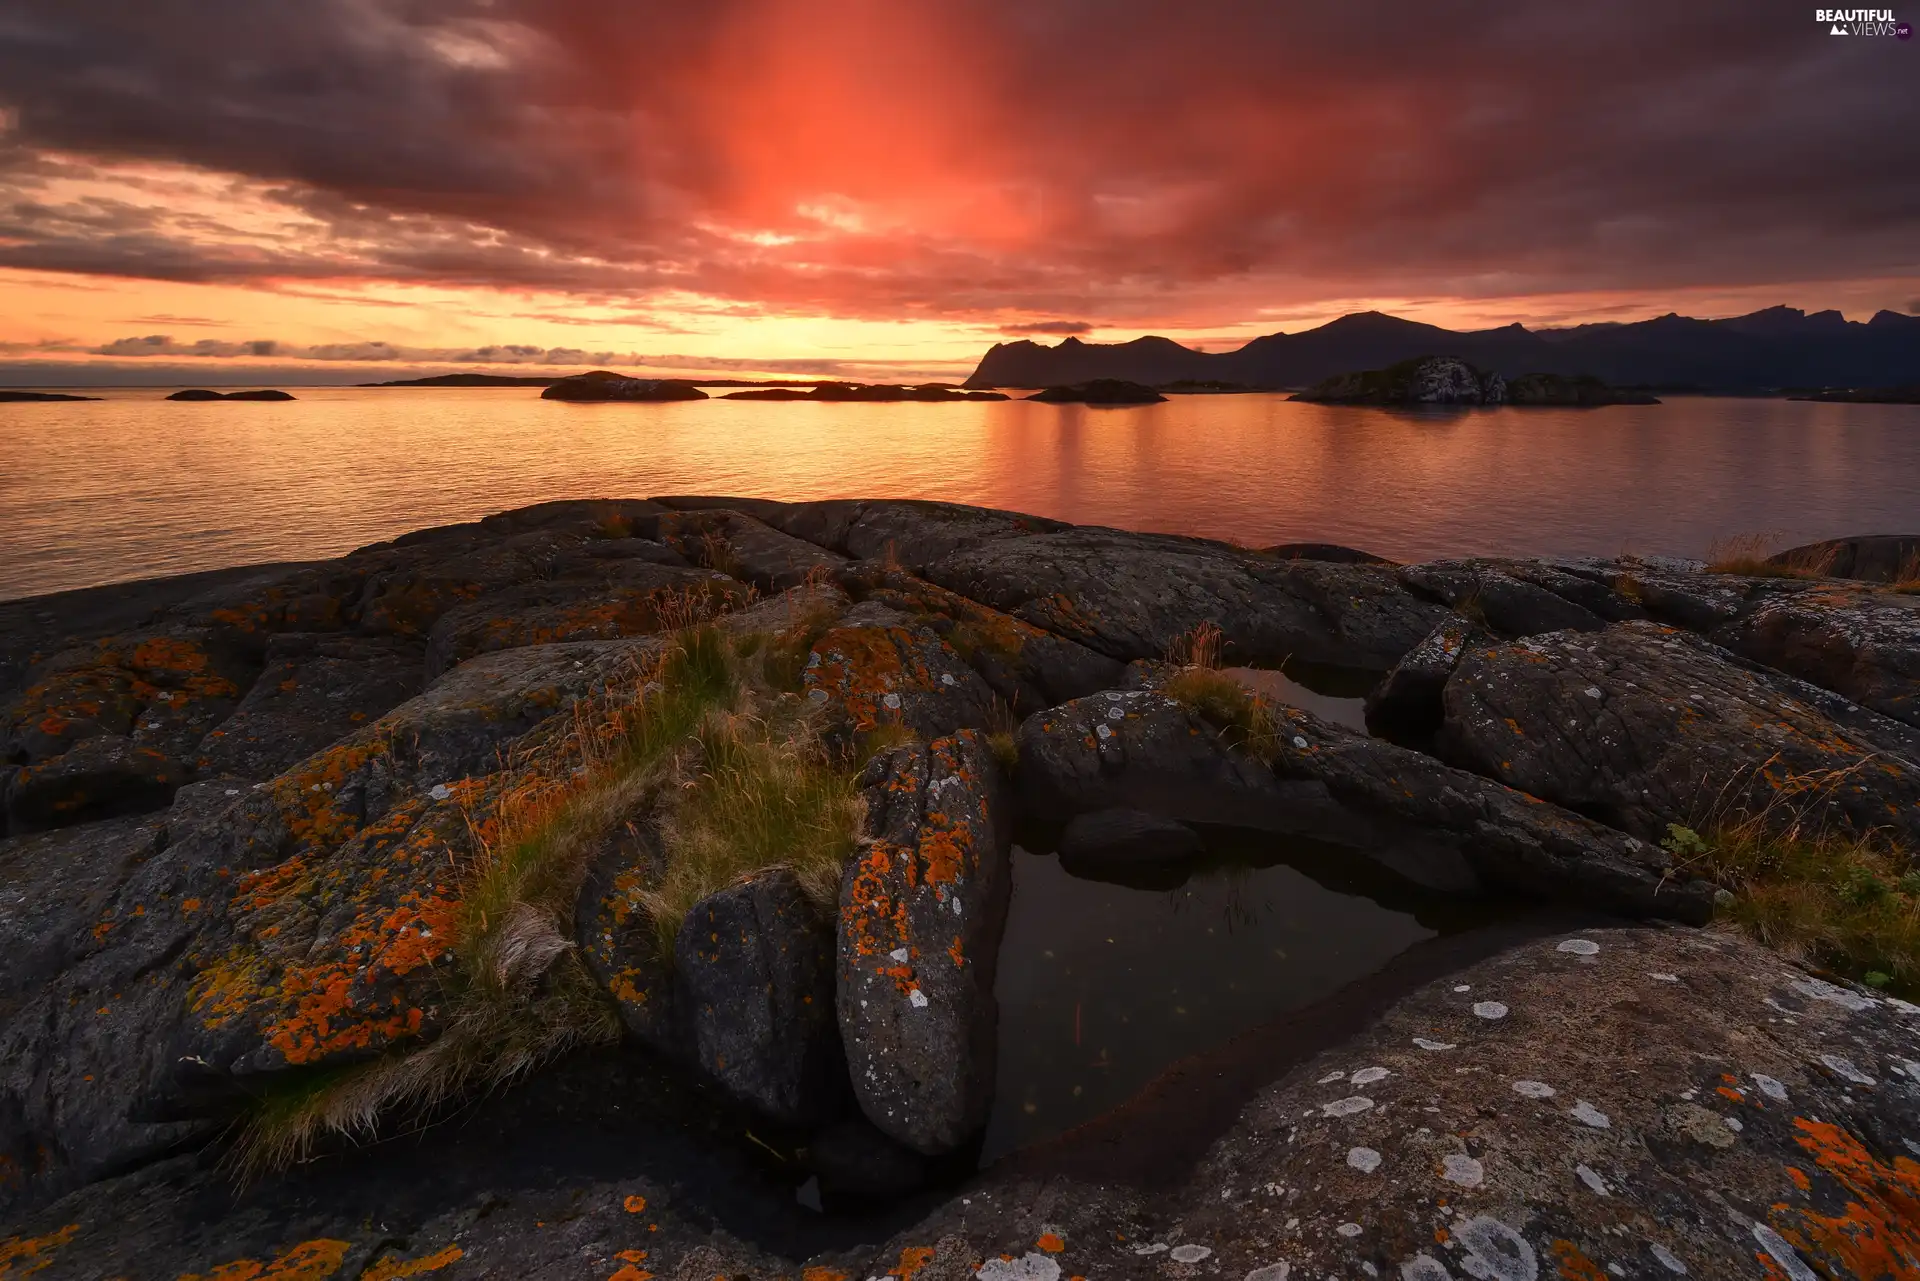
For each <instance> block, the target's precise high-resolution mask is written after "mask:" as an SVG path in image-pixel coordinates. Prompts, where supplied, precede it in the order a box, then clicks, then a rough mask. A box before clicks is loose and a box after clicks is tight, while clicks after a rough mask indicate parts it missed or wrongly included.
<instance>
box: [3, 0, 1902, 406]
mask: <svg viewBox="0 0 1920 1281" xmlns="http://www.w3.org/2000/svg"><path fill="white" fill-rule="evenodd" d="M1915 120H1920V41H1909V42H1901V41H1896V40H1893V39H1881V40H1871V39H1865V38H1861V39H1854V40H1843V39H1833V38H1829V36H1828V35H1827V33H1826V31H1825V29H1824V28H1821V27H1819V26H1818V25H1817V24H1815V23H1814V22H1813V21H1812V18H1811V11H1810V10H1807V9H1804V8H1800V7H1793V6H1787V5H1785V4H1759V5H1756V4H1751V3H1738V4H1723V3H1700V4H1688V5H1675V4H1672V3H1671V0H1661V2H1659V3H1638V2H1628V3H1610V4H1605V5H1569V4H1560V3H1554V4H1544V3H1543V4H1519V5H1515V4H1510V3H1508V4H1491V3H1489V4H1467V3H1449V2H1446V0H1436V2H1434V3H1424V4H1411V3H1359V4H1342V5H1324V4H1323V5H1293V4H1281V3H1258V4H1256V3H1226V2H1224V0H1222V2H1211V0H1208V2H1202V3H1183V4H1172V3H1161V2H1147V0H1099V2H1095V0H1021V2H1015V0H991V2H990V0H958V2H954V3H943V4H934V3H922V2H921V0H887V2H885V3H882V2H879V0H716V2H713V3H702V4H699V5H666V4H646V3H634V2H632V0H566V2H560V0H552V2H544V3H535V2H533V0H526V2H524V3H521V2H516V0H311V2H309V3H303V4H299V5H294V4H279V3H262V2H261V0H203V2H202V3H199V4H196V5H193V6H147V5H141V4H137V3H131V2H129V3H105V2H103V3H97V4H74V3H72V0H45V2H42V0H26V2H24V3H15V4H13V5H9V6H8V7H7V11H6V13H5V14H0V303H3V304H4V305H0V382H5V383H12V384H16V385H20V384H32V383H35V382H47V383H59V382H72V381H129V380H140V379H146V380H150V381H187V380H207V379H210V378H212V377H214V376H215V375H218V376H220V377H222V378H225V379H226V380H228V381H233V380H240V379H246V378H248V377H249V376H258V377H267V376H273V377H277V378H281V379H283V380H287V379H295V380H298V379H305V380H310V381H311V380H319V381H352V380H359V379H362V378H367V377H383V376H403V375H404V374H406V373H410V372H415V371H421V372H434V371H439V370H443V369H450V368H463V369H488V368H502V369H504V368H507V367H510V366H511V367H519V368H521V369H523V370H525V371H532V370H545V369H549V368H552V369H558V370H562V371H567V372H572V371H576V370H577V369H579V368H581V367H587V366H595V365H606V366H611V367H614V368H623V369H633V370H638V371H654V372H673V373H697V372H700V371H708V370H714V371H726V372H727V373H735V372H738V373H740V374H743V375H779V374H797V375H820V374H824V375H836V376H846V377H854V378H867V379H878V378H909V377H928V376H949V377H952V376H960V375H964V373H965V372H966V371H967V370H968V369H969V368H970V367H971V366H972V364H973V362H974V361H975V360H976V359H977V358H978V356H979V354H980V353H981V352H982V351H983V350H984V349H985V348H986V346H987V345H988V344H990V343H992V342H994V341H999V340H1002V339H1005V338H1009V337H1015V336H1035V337H1041V338H1044V339H1046V340H1047V341H1054V340H1055V339H1056V338H1057V337H1058V336H1059V335H1063V334H1069V333H1072V334H1079V335H1082V336H1085V337H1088V338H1089V339H1092V340H1116V339H1124V338H1129V337H1133V336H1136V335H1138V334H1141V333H1148V332H1157V333H1164V334H1169V335H1171V336H1173V337H1176V338H1179V339H1181V340H1183V341H1187V342H1190V343H1195V344H1198V345H1204V346H1207V347H1210V348H1213V349H1219V348H1222V347H1227V346H1235V345H1238V344H1239V343H1241V342H1244V341H1246V340H1247V339H1248V338H1251V337H1253V336H1255V335H1258V334H1262V333H1270V332H1273V331H1275V330H1281V329H1287V330H1292V329H1299V328H1304V327H1307V326H1309V325H1313V324H1317V323H1320V322H1323V321H1325V320H1327V319H1330V318H1332V317H1334V316H1336V315H1339V314H1341V313H1343V312H1348V311H1356V310H1364V309H1368V308H1377V309H1380V310H1385V311H1391V312H1395V313H1397V314H1401V315H1405V316H1410V317H1414V318H1418V319H1423V320H1429V321H1432V322H1435V323H1440V324H1445V325H1449V326H1453V327H1460V328H1479V327H1488V326H1494V325H1501V324H1506V323H1509V322H1512V321H1516V320H1517V321H1521V322H1523V323H1526V324H1529V325H1536V324H1547V325H1559V324H1570V323H1580V322H1585V321H1596V320H1634V319H1641V318H1644V317H1646V316H1650V315H1655V314H1659V313H1661V312H1664V311H1669V310H1675V311H1680V312H1682V313H1685V314H1692V315H1700V316H1718V315H1731V314H1737V313H1739V312H1743V311H1749V310H1754V309H1757V308H1759V307H1763V306H1767V305H1771V304H1775V303H1787V304H1790V305H1794V306H1800V307H1805V308H1807V309H1809V310H1812V309H1816V308H1826V307H1837V308H1840V309H1841V310H1843V311H1845V312H1846V313H1847V314H1848V315H1849V316H1850V317H1855V318H1864V317H1865V316H1866V315H1867V314H1869V313H1871V312H1872V311H1874V310H1876V309H1878V308H1882V307H1886V308H1892V309H1895V310H1900V311H1908V310H1920V238H1916V236H1915V234H1914V233H1915V232H1916V230H1920V140H1916V131H1915V130H1914V129H1913V128H1912V122H1913V121H1915Z"/></svg>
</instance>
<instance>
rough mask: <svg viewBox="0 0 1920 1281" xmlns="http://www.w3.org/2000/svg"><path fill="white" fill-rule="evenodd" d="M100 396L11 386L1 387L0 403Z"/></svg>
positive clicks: (87, 398)
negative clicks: (18, 388)
mask: <svg viewBox="0 0 1920 1281" xmlns="http://www.w3.org/2000/svg"><path fill="white" fill-rule="evenodd" d="M99 399H100V397H99V396H74V395H69V394H68V393H66V392H59V391H15V390H14V389H13V388H11V387H7V388H0V405H6V404H22V403H29V402H48V403H51V402H53V401H59V400H99Z"/></svg>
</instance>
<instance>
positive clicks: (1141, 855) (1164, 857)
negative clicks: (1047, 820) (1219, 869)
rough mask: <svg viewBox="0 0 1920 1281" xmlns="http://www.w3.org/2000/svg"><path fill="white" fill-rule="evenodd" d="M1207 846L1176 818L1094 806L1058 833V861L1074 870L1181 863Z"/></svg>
mask: <svg viewBox="0 0 1920 1281" xmlns="http://www.w3.org/2000/svg"><path fill="white" fill-rule="evenodd" d="M1205 850H1206V845H1205V843H1204V842H1203V841H1201V839H1200V835H1199V833H1197V832H1195V831H1194V830H1193V829H1192V828H1191V827H1188V826H1187V825H1186V824H1185V823H1182V822H1180V821H1179V820H1178V819H1171V818H1166V817H1164V816H1163V815H1159V814H1149V813H1147V812H1146V811H1144V810H1135V809H1110V810H1090V811H1088V812H1087V813H1085V814H1079V815H1076V816H1074V818H1073V819H1072V821H1070V822H1069V823H1068V824H1067V826H1066V830H1065V831H1063V832H1061V833H1060V849H1059V855H1060V865H1061V866H1062V867H1064V868H1066V869H1067V871H1069V872H1071V873H1073V874H1074V875H1075V876H1084V875H1088V874H1094V875H1097V874H1098V873H1101V872H1105V871H1112V870H1116V869H1117V870H1121V871H1125V870H1127V869H1129V868H1135V867H1140V866H1143V865H1151V864H1165V863H1182V862H1186V861H1187V860H1190V859H1195V858H1198V857H1199V856H1200V855H1201V854H1202V853H1203V852H1205Z"/></svg>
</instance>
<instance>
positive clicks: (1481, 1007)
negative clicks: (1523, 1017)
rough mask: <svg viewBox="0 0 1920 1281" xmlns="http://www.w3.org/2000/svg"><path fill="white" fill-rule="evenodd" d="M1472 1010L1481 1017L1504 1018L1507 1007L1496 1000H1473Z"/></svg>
mask: <svg viewBox="0 0 1920 1281" xmlns="http://www.w3.org/2000/svg"><path fill="white" fill-rule="evenodd" d="M1473 1012H1474V1013H1475V1014H1478V1015H1479V1016H1480V1017H1481V1018H1483V1019H1504V1018H1506V1017H1507V1007H1506V1006H1504V1005H1502V1004H1500V1002H1498V1001H1475V1002H1474V1003H1473Z"/></svg>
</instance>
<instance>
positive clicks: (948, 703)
mask: <svg viewBox="0 0 1920 1281" xmlns="http://www.w3.org/2000/svg"><path fill="white" fill-rule="evenodd" d="M803 681H804V683H805V687H806V691H807V696H808V697H809V698H811V699H812V700H814V701H815V702H817V703H822V704H824V705H826V706H827V707H828V708H830V709H831V714H832V716H833V718H834V720H835V721H836V722H838V723H840V724H841V725H843V726H844V727H845V729H846V730H848V731H850V732H852V733H855V734H864V733H867V732H868V731H870V730H872V729H874V728H875V727H876V726H880V725H889V724H898V725H905V726H906V727H907V728H909V729H911V730H913V731H914V732H915V733H916V734H919V735H920V736H921V737H922V738H938V737H940V736H942V735H944V734H951V733H953V732H954V731H955V730H959V729H984V728H986V727H987V726H988V725H989V724H990V723H991V720H992V715H993V691H992V690H990V689H988V688H987V685H986V682H984V681H982V680H981V679H980V677H979V676H978V674H976V673H975V672H974V670H973V669H972V668H971V667H968V666H967V665H966V664H965V663H964V662H962V661H961V660H960V656H959V655H958V654H956V653H954V652H953V649H952V647H951V646H949V645H948V644H947V643H946V642H945V641H943V640H941V639H940V637H939V636H938V635H937V634H936V633H935V632H934V631H933V630H932V629H930V628H926V627H920V626H917V625H913V624H910V623H909V622H908V621H907V619H906V617H905V616H904V615H901V614H898V613H896V612H895V611H893V610H890V609H887V608H886V607H884V606H877V605H872V604H868V605H860V606H856V607H855V608H854V609H853V610H852V611H850V612H849V613H848V614H847V615H846V616H845V617H844V618H842V619H841V620H840V623H839V625H838V626H836V627H834V628H833V629H832V630H831V631H829V632H827V633H826V634H825V635H823V636H822V637H821V638H820V639H819V640H818V641H817V642H815V644H814V646H813V652H812V653H811V654H810V655H809V656H808V658H807V668H806V671H805V673H804V675H803Z"/></svg>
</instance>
